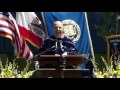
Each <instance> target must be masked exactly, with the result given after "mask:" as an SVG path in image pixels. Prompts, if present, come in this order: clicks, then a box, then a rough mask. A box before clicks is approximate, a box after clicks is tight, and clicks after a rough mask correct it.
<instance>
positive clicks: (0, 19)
mask: <svg viewBox="0 0 120 90" xmlns="http://www.w3.org/2000/svg"><path fill="white" fill-rule="evenodd" d="M0 35H1V36H4V37H7V38H9V39H11V41H12V43H13V46H14V54H15V55H19V56H20V57H23V58H32V57H33V54H32V51H31V50H30V48H29V47H28V45H27V43H26V41H25V40H24V39H23V38H22V37H21V35H20V32H19V29H18V26H17V24H16V21H15V19H14V18H13V16H12V15H11V13H9V12H0Z"/></svg>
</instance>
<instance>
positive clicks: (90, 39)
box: [84, 12, 95, 59]
mask: <svg viewBox="0 0 120 90" xmlns="http://www.w3.org/2000/svg"><path fill="white" fill-rule="evenodd" d="M84 13H85V19H86V22H87V29H88V30H87V31H88V36H89V40H90V46H91V51H92V55H93V59H95V55H94V51H93V45H92V41H91V38H90V31H89V26H88V20H87V13H86V12H84Z"/></svg>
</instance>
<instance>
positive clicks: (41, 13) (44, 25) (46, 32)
mask: <svg viewBox="0 0 120 90" xmlns="http://www.w3.org/2000/svg"><path fill="white" fill-rule="evenodd" d="M41 15H42V19H43V23H44V26H45V32H46V36H47V37H48V32H47V26H46V22H45V18H44V15H43V12H41ZM47 37H46V38H47Z"/></svg>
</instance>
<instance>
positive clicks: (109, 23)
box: [95, 12, 120, 39]
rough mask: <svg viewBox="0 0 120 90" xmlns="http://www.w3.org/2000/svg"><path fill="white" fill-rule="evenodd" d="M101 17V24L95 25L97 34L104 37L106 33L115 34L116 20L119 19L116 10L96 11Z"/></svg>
mask: <svg viewBox="0 0 120 90" xmlns="http://www.w3.org/2000/svg"><path fill="white" fill-rule="evenodd" d="M96 14H100V16H101V18H102V21H103V22H102V24H99V25H95V27H96V30H97V35H98V36H100V37H102V38H104V39H106V35H113V34H117V32H116V29H118V25H117V20H119V19H120V16H119V15H118V12H96Z"/></svg>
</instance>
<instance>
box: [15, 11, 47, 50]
mask: <svg viewBox="0 0 120 90" xmlns="http://www.w3.org/2000/svg"><path fill="white" fill-rule="evenodd" d="M16 22H17V24H18V28H19V30H20V34H21V36H22V37H23V38H24V39H25V40H27V41H28V42H30V43H31V44H32V45H34V46H35V47H37V48H40V46H41V43H42V41H43V38H44V35H45V34H44V32H43V31H42V29H41V28H40V27H41V21H40V20H39V18H38V17H37V16H36V14H35V13H34V12H16Z"/></svg>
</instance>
